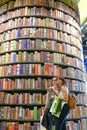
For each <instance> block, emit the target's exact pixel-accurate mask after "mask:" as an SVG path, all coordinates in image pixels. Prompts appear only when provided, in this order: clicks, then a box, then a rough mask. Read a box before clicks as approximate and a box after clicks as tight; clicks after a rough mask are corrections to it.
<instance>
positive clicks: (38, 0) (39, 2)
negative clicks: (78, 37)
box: [0, 0, 79, 21]
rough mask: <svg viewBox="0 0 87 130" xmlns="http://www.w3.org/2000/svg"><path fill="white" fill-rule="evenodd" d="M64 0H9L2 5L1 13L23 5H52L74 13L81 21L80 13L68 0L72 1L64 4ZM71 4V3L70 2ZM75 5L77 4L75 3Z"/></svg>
mask: <svg viewBox="0 0 87 130" xmlns="http://www.w3.org/2000/svg"><path fill="white" fill-rule="evenodd" d="M63 2H64V1H63ZM63 2H61V1H56V2H54V1H50V0H44V1H43V0H35V1H34V0H32V1H29V0H25V2H24V1H23V0H21V1H19V0H18V1H17V0H16V1H8V2H7V3H6V4H4V5H2V6H1V8H0V13H3V12H4V11H6V10H9V9H12V7H18V6H23V5H39V6H42V5H43V6H50V7H53V8H58V9H61V10H63V11H64V12H65V11H66V12H67V13H69V14H70V15H72V16H73V17H75V18H76V19H77V20H78V21H79V18H78V13H77V12H75V11H74V10H73V9H72V8H70V7H69V6H68V2H71V1H67V2H66V4H64V3H63ZM72 3H74V2H73V1H72ZM69 5H71V4H69ZM73 5H75V3H74V4H73ZM76 16H77V17H76Z"/></svg>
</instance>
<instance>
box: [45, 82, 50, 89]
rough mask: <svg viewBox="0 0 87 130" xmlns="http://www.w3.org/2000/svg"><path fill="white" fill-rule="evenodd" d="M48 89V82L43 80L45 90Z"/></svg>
mask: <svg viewBox="0 0 87 130" xmlns="http://www.w3.org/2000/svg"><path fill="white" fill-rule="evenodd" d="M48 87H49V82H48V80H45V89H48Z"/></svg>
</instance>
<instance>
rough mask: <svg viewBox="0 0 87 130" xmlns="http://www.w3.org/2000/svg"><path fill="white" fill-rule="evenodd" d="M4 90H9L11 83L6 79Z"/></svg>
mask: <svg viewBox="0 0 87 130" xmlns="http://www.w3.org/2000/svg"><path fill="white" fill-rule="evenodd" d="M3 88H4V89H9V81H8V79H5V80H4V86H3Z"/></svg>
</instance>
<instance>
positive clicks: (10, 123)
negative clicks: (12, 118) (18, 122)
mask: <svg viewBox="0 0 87 130" xmlns="http://www.w3.org/2000/svg"><path fill="white" fill-rule="evenodd" d="M8 130H12V122H9V123H8Z"/></svg>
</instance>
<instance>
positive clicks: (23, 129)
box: [0, 122, 41, 130]
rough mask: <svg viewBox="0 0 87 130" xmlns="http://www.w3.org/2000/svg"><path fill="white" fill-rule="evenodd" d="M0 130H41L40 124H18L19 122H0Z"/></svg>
mask: <svg viewBox="0 0 87 130" xmlns="http://www.w3.org/2000/svg"><path fill="white" fill-rule="evenodd" d="M0 130H41V129H40V123H38V122H36V123H33V125H32V124H31V123H29V122H28V123H19V122H7V123H6V122H2V123H0Z"/></svg>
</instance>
